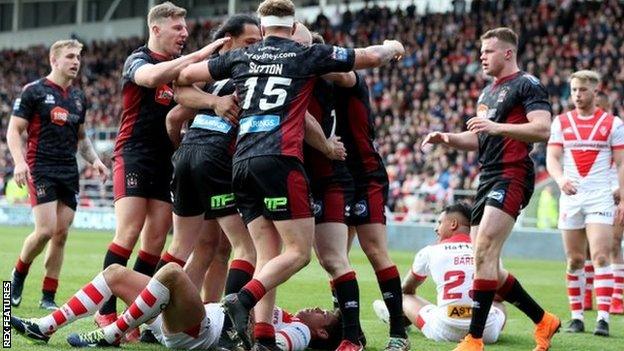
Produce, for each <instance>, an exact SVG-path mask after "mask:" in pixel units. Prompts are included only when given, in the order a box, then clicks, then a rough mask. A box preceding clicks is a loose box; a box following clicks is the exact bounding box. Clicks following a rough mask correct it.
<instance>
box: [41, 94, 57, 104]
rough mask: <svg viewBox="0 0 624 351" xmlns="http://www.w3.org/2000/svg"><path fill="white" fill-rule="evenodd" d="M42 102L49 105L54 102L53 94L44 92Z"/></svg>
mask: <svg viewBox="0 0 624 351" xmlns="http://www.w3.org/2000/svg"><path fill="white" fill-rule="evenodd" d="M44 103H46V104H50V105H53V104H56V101H55V100H54V95H52V94H46V98H45V101H44Z"/></svg>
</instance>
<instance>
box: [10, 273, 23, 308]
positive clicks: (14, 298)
mask: <svg viewBox="0 0 624 351" xmlns="http://www.w3.org/2000/svg"><path fill="white" fill-rule="evenodd" d="M15 273H16V272H15V268H14V269H13V272H11V305H12V306H14V307H17V306H19V305H20V303H22V291H24V278H23V277H18V276H17V274H15Z"/></svg>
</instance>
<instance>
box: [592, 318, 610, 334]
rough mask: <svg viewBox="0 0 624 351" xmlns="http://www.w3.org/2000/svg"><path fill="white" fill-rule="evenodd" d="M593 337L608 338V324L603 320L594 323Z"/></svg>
mask: <svg viewBox="0 0 624 351" xmlns="http://www.w3.org/2000/svg"><path fill="white" fill-rule="evenodd" d="M594 335H598V336H609V323H607V321H605V320H604V319H600V320H598V322H596V329H594Z"/></svg>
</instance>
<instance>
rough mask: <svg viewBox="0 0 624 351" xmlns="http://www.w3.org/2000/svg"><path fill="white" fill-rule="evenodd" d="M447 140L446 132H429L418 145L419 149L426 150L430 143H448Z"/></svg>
mask: <svg viewBox="0 0 624 351" xmlns="http://www.w3.org/2000/svg"><path fill="white" fill-rule="evenodd" d="M448 142H449V136H448V134H446V133H442V132H431V133H429V134H427V135H426V136H425V139H423V141H422V144H421V145H420V149H421V150H423V151H428V150H427V147H428V145H430V144H431V145H433V144H448Z"/></svg>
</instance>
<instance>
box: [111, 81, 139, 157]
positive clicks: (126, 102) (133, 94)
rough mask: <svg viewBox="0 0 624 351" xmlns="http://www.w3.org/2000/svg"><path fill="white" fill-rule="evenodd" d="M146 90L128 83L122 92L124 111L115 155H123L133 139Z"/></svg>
mask: <svg viewBox="0 0 624 351" xmlns="http://www.w3.org/2000/svg"><path fill="white" fill-rule="evenodd" d="M144 93H145V92H144V88H142V87H140V86H138V85H136V84H134V83H132V82H128V83H127V84H126V85H125V86H124V87H123V90H122V92H121V97H122V106H123V111H122V112H121V125H120V126H119V133H117V139H116V141H115V151H114V154H115V155H121V154H122V153H123V148H124V145H125V144H126V141H128V139H130V138H131V137H132V132H133V130H134V125H135V123H136V121H137V119H138V118H139V111H140V110H141V104H142V101H143V95H144Z"/></svg>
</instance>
